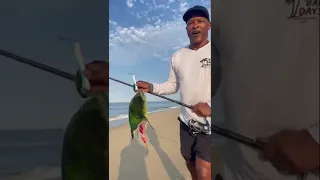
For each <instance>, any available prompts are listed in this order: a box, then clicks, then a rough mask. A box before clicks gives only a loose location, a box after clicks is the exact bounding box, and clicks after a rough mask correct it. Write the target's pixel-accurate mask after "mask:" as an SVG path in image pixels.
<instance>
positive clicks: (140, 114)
mask: <svg viewBox="0 0 320 180" xmlns="http://www.w3.org/2000/svg"><path fill="white" fill-rule="evenodd" d="M147 115H148V107H147V97H146V96H145V94H144V92H143V91H138V92H137V93H136V94H135V96H134V97H133V98H132V99H131V101H130V105H129V124H130V129H131V137H132V139H133V138H134V131H135V130H136V129H137V128H139V129H138V130H139V132H140V135H141V139H142V141H143V142H144V144H145V146H146V147H147V137H146V128H147V126H146V122H148V123H149V125H150V127H151V128H152V129H154V128H153V127H152V126H151V124H150V122H149V120H148V119H147Z"/></svg>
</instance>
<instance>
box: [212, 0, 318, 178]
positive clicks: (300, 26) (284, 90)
mask: <svg viewBox="0 0 320 180" xmlns="http://www.w3.org/2000/svg"><path fill="white" fill-rule="evenodd" d="M286 2H288V3H289V4H288V3H286ZM310 2H311V1H310ZM314 2H318V1H312V3H309V1H302V0H292V1H285V0H266V1H257V0H246V1H243V0H240V1H239V0H228V1H226V0H215V1H214V2H213V4H214V9H213V15H212V22H213V29H212V32H213V33H214V34H213V39H214V40H215V43H216V44H217V46H218V48H219V51H220V61H221V64H222V69H223V70H222V84H223V85H224V87H223V89H224V91H223V93H224V96H223V98H224V102H225V121H226V123H227V127H228V129H231V130H233V131H235V132H238V133H241V134H244V135H246V136H249V137H252V138H254V137H257V136H265V137H266V136H269V135H272V134H274V133H276V132H278V131H280V130H282V129H304V128H307V129H309V132H310V133H311V134H312V135H313V137H314V139H315V140H316V141H318V142H319V3H314ZM216 41H217V42H216ZM225 157H226V163H225V168H224V169H225V171H224V179H227V180H298V179H299V177H298V176H293V175H286V174H282V173H280V172H279V171H278V170H277V169H275V168H274V167H273V166H272V165H271V164H270V163H269V162H263V161H261V160H260V159H259V158H258V152H257V151H255V150H253V149H251V148H248V147H246V146H245V145H242V144H240V143H236V142H234V141H232V140H228V141H227V143H226V148H225ZM306 179H307V180H316V179H317V180H318V179H319V176H318V175H314V174H308V176H307V178H306Z"/></svg>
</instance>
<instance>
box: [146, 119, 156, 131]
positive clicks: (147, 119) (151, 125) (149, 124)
mask: <svg viewBox="0 0 320 180" xmlns="http://www.w3.org/2000/svg"><path fill="white" fill-rule="evenodd" d="M144 119H145V120H146V121H147V122H148V124H149V125H150V127H151V129H152V130H154V128H153V126H152V125H151V123H150V121H149V120H148V118H147V117H145V116H144Z"/></svg>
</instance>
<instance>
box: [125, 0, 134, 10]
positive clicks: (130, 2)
mask: <svg viewBox="0 0 320 180" xmlns="http://www.w3.org/2000/svg"><path fill="white" fill-rule="evenodd" d="M135 1H136V0H127V2H126V3H127V6H128V7H129V8H132V7H133V3H134V2H135Z"/></svg>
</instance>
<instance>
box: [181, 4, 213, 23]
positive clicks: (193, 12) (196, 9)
mask: <svg viewBox="0 0 320 180" xmlns="http://www.w3.org/2000/svg"><path fill="white" fill-rule="evenodd" d="M193 16H200V17H204V18H206V19H208V21H210V15H209V12H208V9H207V8H205V7H203V6H199V5H196V6H193V7H192V8H190V9H188V10H187V11H186V12H185V13H184V15H183V20H184V21H185V22H188V21H189V19H191V18H192V17H193Z"/></svg>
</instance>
